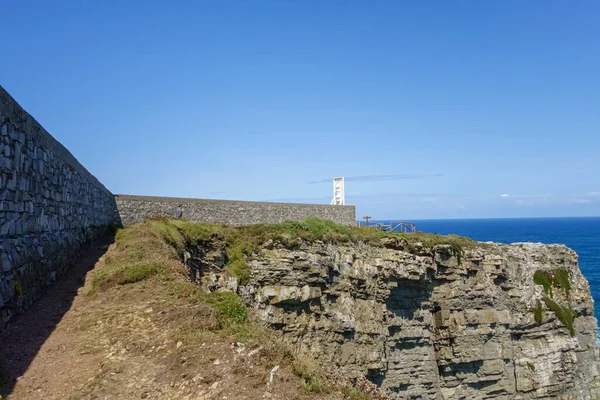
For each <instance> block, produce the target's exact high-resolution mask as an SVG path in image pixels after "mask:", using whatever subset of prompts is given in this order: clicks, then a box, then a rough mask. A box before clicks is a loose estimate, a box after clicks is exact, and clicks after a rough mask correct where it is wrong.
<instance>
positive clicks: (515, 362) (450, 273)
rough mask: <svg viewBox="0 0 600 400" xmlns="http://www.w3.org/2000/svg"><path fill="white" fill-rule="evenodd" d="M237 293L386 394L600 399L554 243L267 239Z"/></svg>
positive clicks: (573, 283) (565, 259)
mask: <svg viewBox="0 0 600 400" xmlns="http://www.w3.org/2000/svg"><path fill="white" fill-rule="evenodd" d="M249 265H250V267H251V278H250V283H249V284H248V285H247V286H242V287H240V288H239V289H238V292H239V293H241V294H242V296H243V298H244V299H245V301H246V303H247V304H249V305H251V306H252V307H253V308H254V309H255V310H257V312H258V314H259V315H260V318H261V319H262V320H263V321H264V322H265V323H266V324H268V325H269V326H270V327H272V328H273V329H276V330H278V331H281V332H282V333H283V337H284V338H285V340H286V341H287V342H289V343H290V344H292V345H293V346H294V347H295V348H296V349H298V350H299V351H301V352H303V353H305V354H309V355H311V356H313V357H315V358H316V359H318V360H319V361H320V362H321V363H322V364H323V365H327V366H335V367H337V368H339V370H341V371H342V372H343V373H344V374H345V375H347V376H349V377H360V376H366V377H367V378H368V379H369V380H370V381H371V382H373V383H375V384H377V385H378V386H379V387H380V388H381V389H382V391H383V392H385V393H386V394H387V395H388V396H389V397H390V398H392V399H417V398H418V399H421V398H422V399H488V398H490V399H491V398H494V399H502V398H505V399H509V398H510V399H542V398H543V399H550V398H552V399H557V398H558V399H590V398H600V389H599V385H598V383H599V381H598V374H599V371H598V369H599V368H598V366H599V364H598V361H599V352H598V346H597V343H596V327H597V322H596V319H595V318H594V316H593V299H592V297H591V295H590V290H589V285H588V283H587V281H586V279H585V277H584V276H583V275H582V274H581V272H580V271H579V268H578V264H577V255H576V254H575V252H573V251H572V250H570V249H568V248H566V247H564V246H560V245H551V246H550V245H541V244H533V243H519V244H513V245H500V244H492V243H479V244H476V245H473V246H470V248H461V247H454V246H451V245H436V246H433V247H430V248H428V249H425V248H422V247H421V246H420V245H419V244H418V243H417V244H414V243H411V244H409V243H408V242H406V241H402V240H398V239H387V241H386V242H385V243H384V245H383V246H372V245H367V244H358V245H332V244H325V243H322V242H318V241H317V242H314V243H303V244H300V245H299V246H297V247H296V248H294V249H287V248H284V246H282V245H279V244H277V242H272V241H270V242H269V243H267V244H266V245H265V246H264V248H263V249H262V250H261V251H260V252H259V254H258V255H256V257H254V259H253V260H252V261H250V262H249Z"/></svg>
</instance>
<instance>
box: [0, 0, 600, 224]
mask: <svg viewBox="0 0 600 400" xmlns="http://www.w3.org/2000/svg"><path fill="white" fill-rule="evenodd" d="M598 21H600V2H597V1H577V2H567V1H527V2H523V1H428V2H421V1H413V2H408V1H406V2H405V1H351V0H350V1H289V0H278V1H275V0H272V1H256V2H243V1H218V2H215V1H212V2H203V1H175V2H167V1H164V2H156V1H133V0H129V1H102V2H100V1H83V0H80V1H52V2H50V1H41V0H40V1H27V0H23V1H10V2H5V3H4V4H3V6H2V33H3V40H2V42H3V48H2V57H1V59H0V60H1V62H0V84H1V85H3V86H4V87H5V88H6V89H7V90H8V91H9V92H10V93H11V94H12V95H13V96H14V97H15V98H16V99H17V101H19V102H20V103H21V105H22V106H23V107H24V108H25V109H27V110H28V111H29V112H30V113H31V114H32V115H33V116H34V117H36V118H37V119H38V121H40V122H41V123H42V125H44V127H46V129H47V130H48V131H49V132H50V133H52V134H53V135H54V136H55V137H56V138H57V139H58V140H59V141H60V142H62V143H63V144H64V145H65V146H66V147H67V148H68V149H69V150H71V152H72V153H73V154H74V155H75V156H76V157H77V158H78V159H79V160H80V161H81V162H82V164H83V165H85V166H86V167H87V168H88V169H89V170H90V171H91V172H92V173H93V174H94V175H96V176H97V177H98V178H99V179H100V180H101V181H102V182H103V183H104V184H105V185H106V186H107V187H108V188H109V189H110V190H111V191H113V192H114V193H128V194H145V195H165V196H181V197H201V198H223V199H244V200H266V201H294V202H317V203H328V202H329V200H330V199H331V196H332V194H331V193H332V187H331V186H332V185H331V183H329V182H323V183H310V182H317V181H323V180H329V179H331V178H333V177H335V176H345V177H346V179H347V182H346V195H347V202H348V203H351V204H355V205H356V206H357V213H358V216H359V217H360V216H362V215H363V214H369V215H370V216H372V217H374V218H377V219H385V218H402V219H422V218H465V217H522V216H581V215H600V174H599V173H598V171H599V170H600V157H599V156H598V153H599V151H600V73H599V71H600V40H599V38H600V24H598Z"/></svg>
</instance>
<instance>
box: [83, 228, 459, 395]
mask: <svg viewBox="0 0 600 400" xmlns="http://www.w3.org/2000/svg"><path fill="white" fill-rule="evenodd" d="M411 236H412V235H406V234H390V233H386V232H381V231H377V230H374V229H368V228H358V227H347V226H342V225H337V224H334V223H331V222H328V221H320V220H317V219H309V220H307V221H304V222H287V223H284V224H280V225H257V226H249V227H238V228H234V227H224V226H218V225H210V224H197V223H191V222H188V221H185V220H169V219H163V218H156V219H150V220H146V221H144V222H142V223H140V224H136V225H133V226H130V227H128V228H126V229H119V230H117V231H116V235H115V243H114V244H113V245H112V246H111V248H110V250H109V251H108V252H107V253H106V254H105V255H104V257H103V261H102V262H101V263H100V264H99V265H98V266H97V267H96V268H95V269H94V271H93V272H92V273H91V274H90V276H89V278H88V284H87V289H88V292H87V293H88V295H89V296H90V297H91V299H92V300H93V299H98V298H99V297H100V296H102V299H107V297H106V296H109V297H110V296H116V297H115V298H119V299H120V300H119V301H125V299H127V301H134V298H137V296H139V298H140V301H141V299H142V298H144V299H156V301H157V303H155V304H154V305H153V306H152V307H151V309H152V310H151V311H148V312H152V313H156V315H158V316H159V319H158V320H157V322H156V323H157V324H158V326H162V327H163V328H162V329H166V330H168V331H169V334H168V337H169V338H170V339H171V340H172V341H174V342H175V343H176V344H177V348H179V346H180V343H184V344H185V345H182V346H186V351H185V358H186V360H187V361H186V363H185V365H189V364H191V363H192V362H194V360H195V359H198V360H200V358H201V355H195V354H194V352H192V351H190V349H191V348H198V349H199V348H201V346H202V345H203V344H204V343H206V342H211V343H221V344H225V343H226V344H227V346H229V344H230V343H232V342H233V343H240V342H241V343H245V344H246V345H247V346H249V347H252V348H261V349H262V350H260V353H259V356H258V357H259V359H260V360H262V361H261V362H262V364H261V365H262V366H261V368H263V369H264V370H265V371H269V369H270V368H273V367H274V366H275V365H280V366H281V368H284V369H285V368H287V370H288V371H289V373H291V374H294V375H296V376H297V377H298V378H296V379H299V382H300V383H299V390H300V393H303V396H307V398H323V397H327V398H336V399H337V398H339V399H341V398H343V399H351V400H367V399H369V398H371V396H370V395H368V394H366V393H365V392H363V391H362V390H361V389H359V388H353V387H351V386H339V382H337V381H336V382H335V383H333V381H330V380H329V379H328V375H327V374H326V373H324V372H323V371H322V370H321V369H320V367H319V366H317V365H315V364H313V363H311V362H310V361H309V360H299V359H297V358H295V357H293V356H292V355H291V352H290V351H288V350H287V349H286V347H285V346H283V345H281V344H277V343H278V342H277V341H274V340H273V333H272V332H270V331H268V329H267V328H265V327H263V326H261V325H260V324H258V323H256V322H255V320H254V319H253V317H252V316H251V315H250V313H249V311H248V310H247V309H246V307H245V306H244V305H243V303H242V301H241V299H240V298H239V297H238V296H237V295H236V294H235V293H231V292H227V293H219V292H213V293H207V292H206V291H205V289H203V288H201V287H200V286H198V285H195V284H193V283H191V282H188V281H187V271H186V269H185V267H184V265H183V263H182V260H184V255H185V254H186V252H187V251H189V250H190V249H192V248H193V247H194V246H204V245H207V244H211V243H216V242H218V243H219V244H220V245H223V244H224V246H225V253H226V260H225V269H226V270H227V271H228V272H229V273H230V274H231V275H233V276H236V277H237V278H238V279H239V281H240V282H241V283H245V282H247V281H248V280H249V278H250V268H249V266H248V261H249V260H250V259H251V258H252V257H253V256H254V255H256V254H257V253H258V252H259V251H260V250H261V248H262V246H263V245H265V244H266V243H267V242H269V241H272V242H276V243H278V244H281V245H283V246H284V247H286V248H290V249H293V248H296V247H297V246H300V245H301V244H302V243H308V242H315V241H322V242H327V243H350V242H359V241H362V242H368V243H372V244H374V245H375V244H378V243H381V240H382V239H384V238H391V237H394V238H406V239H407V240H409V241H411V242H413V241H420V242H426V244H425V243H424V245H425V246H433V245H435V244H440V243H445V242H446V243H448V242H449V243H448V244H451V243H453V242H452V240H453V239H447V238H444V237H443V236H439V237H438V236H434V235H431V236H429V235H422V234H417V235H414V238H413V237H411ZM456 240H457V243H458V240H463V239H462V238H460V239H459V238H458V237H457V239H456ZM465 243H466V242H465ZM457 246H458V244H457ZM461 249H462V247H461ZM125 288H127V289H125ZM119 296H120V297H119ZM103 301H104V300H103ZM93 326H95V321H91V320H90V321H87V322H81V326H80V328H79V329H90V328H89V327H93ZM117 334H118V333H117V332H115V333H114V335H117ZM215 346H217V347H218V346H219V345H216V344H215ZM198 362H200V361H198ZM286 365H287V367H286ZM169 368H170V369H171V370H172V371H180V372H177V373H178V374H185V373H186V372H185V371H184V370H182V368H183V367H182V366H181V365H180V362H179V361H177V362H175V361H174V362H173V365H172V366H171V367H169ZM244 368H246V367H244V365H243V364H240V365H238V366H236V367H235V369H236V370H235V371H234V373H237V374H241V375H244V376H246V375H248V374H250V375H252V373H255V372H256V371H257V370H256V368H255V369H253V370H247V369H246V370H243V371H242V369H244ZM248 368H249V367H248ZM238 369H239V370H240V371H237V370H238ZM252 371H255V372H252ZM241 375H240V376H241ZM261 379H263V378H261ZM88 389H89V390H95V389H94V388H93V387H92V386H90V388H88ZM302 398H304V397H302Z"/></svg>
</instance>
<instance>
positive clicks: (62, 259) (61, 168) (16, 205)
mask: <svg viewBox="0 0 600 400" xmlns="http://www.w3.org/2000/svg"><path fill="white" fill-rule="evenodd" d="M119 223H120V221H119V216H118V213H117V209H116V205H115V201H114V197H113V195H112V194H111V193H110V192H109V191H108V190H107V189H106V188H105V187H104V186H103V185H102V184H101V183H100V182H99V181H98V180H97V179H96V178H95V177H94V176H93V175H92V174H90V173H89V172H88V171H87V170H86V169H85V168H84V167H83V166H82V165H81V164H80V163H79V162H78V161H77V160H76V159H75V157H73V155H72V154H71V153H69V151H68V150H67V149H66V148H65V147H64V146H62V145H61V144H60V143H59V142H58V141H56V140H55V139H54V138H53V137H52V136H51V135H50V134H49V133H48V132H46V130H45V129H44V128H43V127H42V126H41V125H40V124H39V123H38V122H37V121H35V119H34V118H33V117H31V116H30V115H29V114H28V113H27V112H25V111H24V110H23V109H22V108H21V107H20V106H19V104H18V103H17V102H16V101H15V100H14V99H13V98H12V97H11V96H10V95H9V94H8V93H7V92H6V91H5V90H4V88H2V87H1V86H0V314H1V315H0V329H1V328H2V327H3V326H4V324H5V322H6V321H7V320H8V319H10V318H11V316H12V315H13V314H14V313H15V312H19V311H21V310H22V309H24V308H27V306H29V305H31V304H32V303H33V301H35V299H36V298H37V297H39V295H40V293H41V291H42V290H43V288H44V287H45V286H47V285H48V284H50V283H51V282H52V281H54V280H55V279H56V278H57V276H59V275H60V274H61V273H63V272H64V271H65V270H66V269H67V268H68V267H69V264H70V263H71V262H72V261H74V260H75V258H76V257H77V256H78V253H79V250H80V249H81V248H82V246H83V245H84V244H86V243H88V242H89V241H90V240H92V239H93V238H94V236H96V235H98V234H99V233H100V232H101V231H102V230H103V227H104V230H105V228H106V226H108V225H109V224H119Z"/></svg>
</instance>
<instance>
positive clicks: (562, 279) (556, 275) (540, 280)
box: [533, 268, 571, 298]
mask: <svg viewBox="0 0 600 400" xmlns="http://www.w3.org/2000/svg"><path fill="white" fill-rule="evenodd" d="M533 282H534V283H535V284H536V285H540V286H542V287H543V288H544V293H545V294H546V295H548V296H550V298H554V293H553V290H552V289H553V288H557V289H562V290H564V291H565V293H566V295H567V297H569V295H570V292H571V281H570V271H569V270H567V269H564V268H556V269H553V270H540V269H538V270H537V271H535V272H534V274H533Z"/></svg>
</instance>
